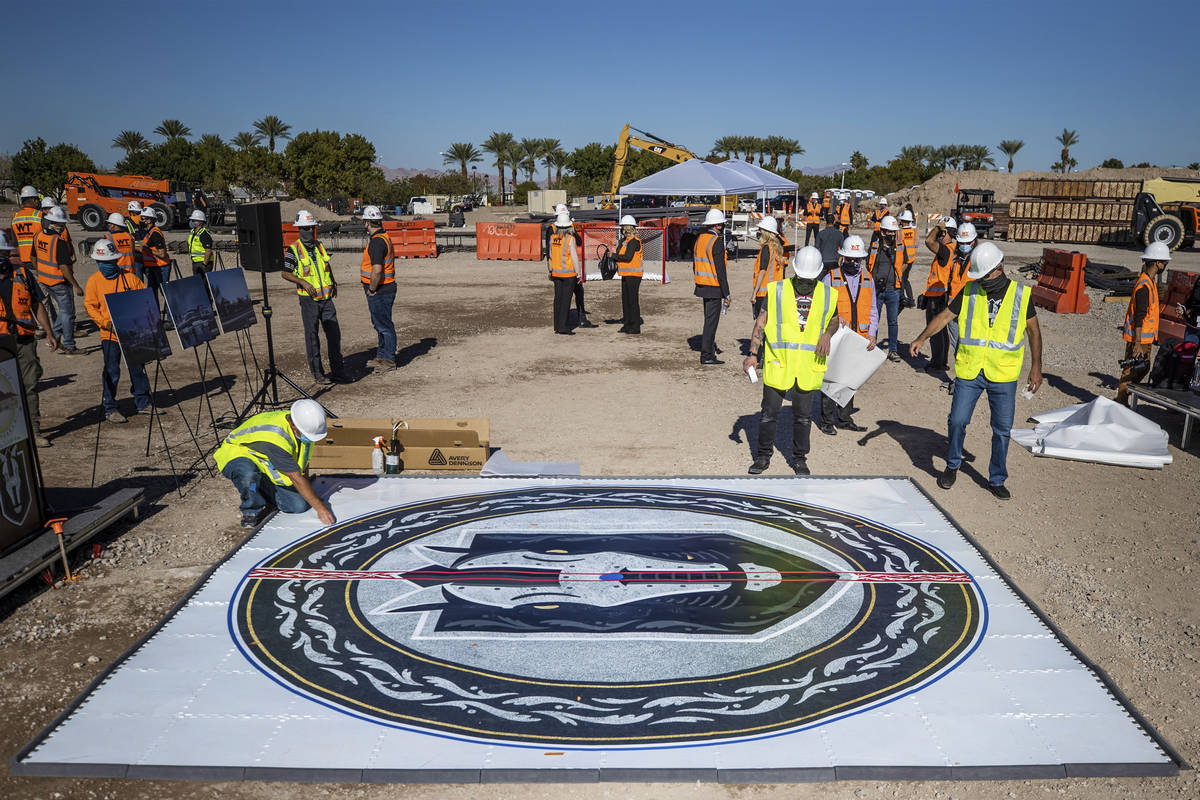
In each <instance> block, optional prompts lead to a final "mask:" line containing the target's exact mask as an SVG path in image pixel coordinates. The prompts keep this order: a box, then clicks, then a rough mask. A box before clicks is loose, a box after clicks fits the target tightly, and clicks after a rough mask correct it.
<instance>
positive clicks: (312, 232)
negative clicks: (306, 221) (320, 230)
mask: <svg viewBox="0 0 1200 800" xmlns="http://www.w3.org/2000/svg"><path fill="white" fill-rule="evenodd" d="M316 239H317V229H316V228H301V229H300V241H302V242H304V243H305V244H312V243H313V242H314V241H316Z"/></svg>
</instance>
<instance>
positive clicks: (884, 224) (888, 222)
mask: <svg viewBox="0 0 1200 800" xmlns="http://www.w3.org/2000/svg"><path fill="white" fill-rule="evenodd" d="M879 230H881V231H898V230H900V223H899V222H896V218H895V217H893V216H892V215H891V214H888V215H887V216H886V217H884V218H883V219H881V220H879Z"/></svg>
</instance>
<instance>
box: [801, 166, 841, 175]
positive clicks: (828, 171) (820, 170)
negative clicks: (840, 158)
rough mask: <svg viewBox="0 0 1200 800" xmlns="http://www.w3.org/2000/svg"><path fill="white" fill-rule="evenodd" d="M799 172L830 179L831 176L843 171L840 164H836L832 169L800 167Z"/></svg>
mask: <svg viewBox="0 0 1200 800" xmlns="http://www.w3.org/2000/svg"><path fill="white" fill-rule="evenodd" d="M799 170H800V171H801V172H803V173H804V174H805V175H820V176H822V177H825V178H828V177H829V176H830V175H837V174H838V173H839V172H841V171H842V167H841V165H840V164H834V165H833V166H832V167H803V166H802V167H799Z"/></svg>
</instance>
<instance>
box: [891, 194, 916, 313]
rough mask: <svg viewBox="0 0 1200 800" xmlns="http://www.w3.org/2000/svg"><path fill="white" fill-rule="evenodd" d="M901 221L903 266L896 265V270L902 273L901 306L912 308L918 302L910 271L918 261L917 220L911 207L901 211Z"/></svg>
mask: <svg viewBox="0 0 1200 800" xmlns="http://www.w3.org/2000/svg"><path fill="white" fill-rule="evenodd" d="M898 219H899V222H900V233H899V234H898V241H899V244H900V247H899V248H898V249H900V250H901V251H902V254H903V257H904V258H903V268H901V266H900V264H899V263H898V264H897V265H896V271H897V272H898V273H899V275H900V290H901V292H902V293H903V296H902V297H901V299H900V307H901V308H912V307H913V306H914V305H916V303H915V302H914V301H913V289H912V284H911V283H909V281H908V273H909V272H910V271H912V268H913V264H915V263H917V222H916V220H915V219H913V213H912V211H911V210H910V209H908V208H905V209H904V210H903V211H901V212H900V217H899V218H898Z"/></svg>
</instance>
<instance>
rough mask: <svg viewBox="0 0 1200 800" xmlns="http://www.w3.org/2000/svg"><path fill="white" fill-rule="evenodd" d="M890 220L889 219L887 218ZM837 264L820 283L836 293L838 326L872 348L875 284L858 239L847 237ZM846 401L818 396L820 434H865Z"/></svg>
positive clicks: (876, 325) (876, 319)
mask: <svg viewBox="0 0 1200 800" xmlns="http://www.w3.org/2000/svg"><path fill="white" fill-rule="evenodd" d="M888 219H891V217H888ZM838 254H839V255H841V257H842V260H841V263H840V264H839V265H838V266H836V267H834V268H833V271H832V272H829V273H826V275H825V277H824V278H823V282H824V284H825V285H826V286H827V287H829V288H831V289H833V290H835V291H836V292H837V315H838V319H839V320H840V323H841V324H842V325H849V326H850V330H852V331H854V332H855V333H857V334H858V335H859V336H862V337H863V338H865V339H866V340H867V349H868V350H874V349H875V337H876V336H877V335H878V332H879V306H878V305H876V301H875V281H874V280H873V279H872V278H871V273H870V272H868V271H867V270H865V269H863V262H864V260H865V259H866V257H867V249H866V247H865V246H864V245H863V241H862V239H861V238H859V237H858V236H853V235H851V236H847V237H846V241H844V242H842V248H841V249H840V250H838ZM851 405H852V403H851V401H850V400H847V401H846V405H844V406H839V405H838V404H837V403H835V402H833V398H832V397H830V396H829V395H826V394H822V395H821V421H820V422H819V423H818V424H817V429H818V430H820V431H821V433H824V434H827V435H829V436H833V435H835V434H836V433H837V429H838V428H843V429H845V430H848V431H865V430H866V427H865V426H863V425H859V424H857V423H856V422H855V421H854V419H853V418H852V417H851V416H850V407H851ZM835 409H836V412H837V428H835V427H834V424H833V423H834V411H835Z"/></svg>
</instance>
